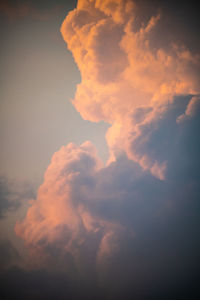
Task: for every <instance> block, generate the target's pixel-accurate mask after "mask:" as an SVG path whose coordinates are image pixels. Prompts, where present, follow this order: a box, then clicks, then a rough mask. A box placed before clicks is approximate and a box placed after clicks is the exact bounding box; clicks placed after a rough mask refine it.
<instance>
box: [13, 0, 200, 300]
mask: <svg viewBox="0 0 200 300" xmlns="http://www.w3.org/2000/svg"><path fill="white" fill-rule="evenodd" d="M141 3H143V2H142V1H141ZM141 10H142V5H141V7H140V1H136V2H133V1H131V0H115V1H114V0H106V1H98V0H94V1H89V0H79V1H78V4H77V8H75V9H74V10H73V11H71V12H70V13H69V14H68V15H67V17H66V19H65V20H64V22H63V24H62V26H61V33H62V35H63V38H64V40H65V41H66V43H67V46H68V48H69V49H70V50H71V52H72V54H73V56H74V59H75V62H76V63H77V65H78V67H79V70H80V73H81V77H82V81H81V83H80V84H79V85H78V86H77V91H76V95H75V98H74V100H73V104H74V106H75V107H76V109H77V110H78V111H79V113H80V114H81V115H82V117H83V118H85V119H87V120H90V121H94V122H97V121H100V120H104V121H106V122H108V123H110V124H111V126H110V128H109V130H108V132H107V134H106V140H107V143H108V146H109V149H110V157H109V160H108V162H107V164H106V166H105V165H103V163H102V162H101V161H100V159H99V158H98V156H97V151H96V149H95V147H94V146H93V145H92V144H91V143H90V142H85V143H83V144H82V145H80V146H77V145H75V144H72V143H70V144H68V145H67V146H63V147H62V148H61V149H60V150H59V151H58V152H56V153H55V154H54V155H53V157H52V161H51V163H50V165H49V167H48V169H47V171H46V173H45V176H44V182H43V184H42V185H41V186H40V188H39V190H38V194H37V197H36V200H35V201H34V203H33V204H32V206H31V207H30V208H29V210H28V212H27V216H26V218H25V219H24V220H23V221H21V222H18V223H17V224H16V227H15V231H16V233H17V235H18V236H20V237H21V238H22V239H24V240H25V242H26V244H27V246H28V247H30V249H31V248H32V249H33V248H34V249H36V252H37V251H41V250H42V251H44V252H45V253H47V255H48V256H49V257H51V258H52V257H54V256H55V253H57V254H58V256H59V259H60V260H61V262H62V263H61V265H63V267H64V269H67V270H69V274H72V273H73V272H74V271H73V270H76V271H75V272H77V273H79V274H81V276H82V278H87V279H88V278H89V282H95V283H96V282H98V285H99V286H101V287H102V288H103V289H104V290H105V291H106V293H108V294H109V293H110V295H111V297H113V298H116V297H118V298H119V299H122V296H123V295H124V292H125V291H126V292H127V293H128V295H129V296H130V299H131V297H132V296H133V295H134V297H135V299H150V298H148V295H151V296H152V298H153V299H155V297H158V298H159V299H164V298H163V297H164V296H165V297H168V296H166V295H170V296H169V297H170V298H171V299H175V298H176V296H177V293H178V294H180V292H181V288H180V287H181V285H185V287H184V291H185V292H187V288H188V290H190V291H191V290H192V289H193V290H194V287H196V280H197V269H198V266H197V265H198V263H197V261H198V253H199V250H200V240H199V194H200V193H199V192H200V190H199V186H200V185H199V179H200V173H199V170H200V160H199V151H200V140H199V132H198V128H199V126H200V118H199V113H200V98H199V92H200V91H199V64H200V62H199V54H198V53H195V51H193V50H191V49H189V48H188V47H187V45H186V46H185V45H182V44H179V43H176V42H175V41H174V40H172V42H171V43H170V44H168V45H166V44H165V43H164V41H163V39H162V38H161V40H160V43H159V41H158V37H159V29H158V28H159V26H161V25H159V24H162V25H163V23H162V19H163V18H165V16H164V13H165V12H164V11H162V10H161V9H160V10H159V9H158V10H155V11H154V14H153V15H151V16H149V15H148V16H147V15H145V16H144V17H143V18H142V19H140V17H139V13H141ZM166 38H167V39H168V38H169V37H166ZM36 256H37V255H36ZM52 259H53V258H52ZM72 266H73V267H72ZM188 270H189V272H188ZM191 278H192V280H191ZM175 282H176V287H174V284H175ZM156 287H157V288H156ZM168 293H169V294H168ZM108 294H107V295H108ZM171 295H173V296H174V298H172V297H171ZM129 296H128V297H129ZM128 297H127V299H129V298H128ZM166 299H169V298H166Z"/></svg>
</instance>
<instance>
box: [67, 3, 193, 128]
mask: <svg viewBox="0 0 200 300" xmlns="http://www.w3.org/2000/svg"><path fill="white" fill-rule="evenodd" d="M137 11H138V9H137V3H136V4H134V2H133V1H131V0H123V1H111V0H110V1H103V2H102V1H79V2H78V5H77V8H76V9H75V10H73V11H72V12H70V13H69V14H68V16H67V17H66V19H65V20H64V22H63V24H62V27H61V33H62V35H63V38H64V40H65V41H66V43H67V45H68V48H69V49H70V50H71V51H72V53H73V56H74V59H75V61H76V63H77V65H78V67H79V70H80V72H81V77H82V81H81V83H80V84H79V85H78V87H77V92H76V95H75V99H74V101H73V104H74V105H75V107H76V109H77V110H78V111H79V112H80V114H81V115H82V116H83V118H85V119H88V120H91V121H99V120H105V121H107V122H110V123H113V122H123V119H124V118H125V116H126V115H127V114H129V112H130V111H132V110H133V109H134V108H135V107H136V106H140V105H146V104H147V105H148V104H150V102H151V101H159V102H160V101H164V100H169V98H170V97H171V96H172V95H174V94H181V93H182V94H183V93H186V94H189V93H193V94H195V93H198V92H199V81H198V79H199V76H198V78H197V73H198V72H197V70H199V55H198V54H194V53H191V51H189V50H188V49H187V48H185V47H183V46H182V45H181V46H179V45H178V44H175V42H173V43H172V42H171V44H170V45H168V48H167V49H166V47H165V46H164V45H163V43H162V42H161V43H160V44H159V43H157V45H155V43H154V45H153V46H152V43H151V41H152V40H153V38H154V39H155V34H154V31H156V28H157V27H159V22H160V20H162V13H159V12H157V14H155V15H154V16H151V17H149V19H148V20H147V21H146V23H141V22H140V24H139V26H138V25H137V26H135V24H137V23H138V22H137ZM157 40H159V36H158V34H157Z"/></svg>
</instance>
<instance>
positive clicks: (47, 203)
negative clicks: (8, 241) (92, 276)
mask: <svg viewBox="0 0 200 300" xmlns="http://www.w3.org/2000/svg"><path fill="white" fill-rule="evenodd" d="M100 166H102V163H101V161H100V160H99V159H98V158H97V157H96V150H95V148H94V146H93V145H92V144H91V143H90V142H85V143H84V144H82V145H81V146H80V147H77V146H75V145H74V144H72V143H71V144H69V145H68V146H66V147H62V148H61V149H60V150H59V151H58V152H57V153H55V154H54V156H53V157H52V161H51V164H50V165H49V167H48V169H47V171H46V173H45V176H44V183H43V184H42V185H41V187H40V188H39V190H38V195H37V199H36V200H35V202H34V203H33V205H32V206H31V208H29V210H28V214H27V217H26V219H25V220H24V221H23V222H22V223H18V224H17V225H16V233H17V235H19V236H21V237H22V238H23V239H25V241H26V243H27V245H29V246H32V247H36V248H38V249H40V248H48V247H50V246H51V245H54V246H55V245H56V244H57V245H59V246H58V247H59V248H62V249H63V252H64V253H69V254H71V255H72V257H73V259H74V261H75V263H76V265H77V266H78V267H80V265H81V263H82V262H83V259H82V258H81V256H82V255H83V257H84V252H86V256H87V257H91V256H89V254H90V255H92V256H94V257H95V254H96V255H98V257H100V256H102V255H103V254H104V251H105V253H108V252H109V251H110V248H112V243H113V242H112V241H113V235H114V234H115V231H116V229H117V230H119V228H120V226H118V225H116V224H114V223H112V222H109V221H108V220H104V219H102V218H101V219H100V218H99V217H98V215H91V213H90V211H89V210H88V208H87V205H86V203H85V202H86V200H87V201H88V199H90V198H89V196H88V194H87V190H88V189H89V188H90V189H92V187H93V185H94V184H95V183H94V176H95V174H96V172H98V170H99V168H100ZM91 200H93V199H91ZM88 243H89V244H88ZM90 243H93V246H92V247H91V245H90ZM84 259H85V260H86V257H85V258H84ZM85 263H86V262H85Z"/></svg>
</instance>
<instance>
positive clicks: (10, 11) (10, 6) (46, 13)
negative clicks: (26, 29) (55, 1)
mask: <svg viewBox="0 0 200 300" xmlns="http://www.w3.org/2000/svg"><path fill="white" fill-rule="evenodd" d="M60 10H61V5H56V6H55V5H54V6H53V7H51V5H50V9H49V7H48V9H42V7H39V5H38V3H34V4H33V3H31V2H30V1H26V0H25V1H14V2H13V1H12V0H2V1H1V3H0V13H1V14H2V15H4V16H6V17H7V19H8V20H9V21H10V22H13V21H16V20H19V19H23V18H26V17H31V18H32V19H35V20H40V21H48V20H50V19H52V18H53V17H54V16H57V15H58V13H59V11H60Z"/></svg>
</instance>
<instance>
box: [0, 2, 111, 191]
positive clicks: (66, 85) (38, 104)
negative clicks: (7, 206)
mask: <svg viewBox="0 0 200 300" xmlns="http://www.w3.org/2000/svg"><path fill="white" fill-rule="evenodd" d="M23 5H28V7H29V6H30V8H29V10H28V9H27V12H26V11H25V12H24V13H23ZM6 7H7V9H6ZM73 7H75V1H66V2H65V1H63V2H62V1H58V2H56V3H55V1H52V2H49V1H48V2H45V1H42V3H41V1H34V2H33V3H32V4H31V3H29V2H26V1H18V2H17V1H14V2H9V1H5V2H3V3H2V4H1V6H0V13H1V29H0V34H1V45H2V46H1V56H0V59H1V83H0V84H1V88H0V93H1V96H0V97H1V110H0V111H1V118H0V120H1V121H0V122H1V125H0V128H1V129H0V134H1V137H0V138H1V174H3V175H6V176H7V177H9V178H12V179H18V180H22V181H24V180H25V181H28V182H29V181H30V182H31V183H35V184H37V185H38V184H39V183H41V181H42V178H43V174H44V171H45V169H46V167H47V166H48V164H49V162H50V159H51V156H52V154H53V153H54V152H55V151H57V150H58V149H59V148H60V147H61V146H62V145H63V144H67V143H68V142H75V143H78V144H80V143H82V142H83V141H85V140H87V139H88V140H91V141H93V142H94V143H95V144H96V145H97V147H98V149H99V152H100V155H101V157H102V158H103V159H104V160H105V159H106V157H107V155H108V153H107V149H106V144H105V141H104V134H105V130H106V128H107V126H106V125H105V124H103V123H102V124H92V125H91V124H90V123H89V122H87V121H85V122H84V121H83V119H82V118H81V117H80V115H79V114H78V113H77V112H76V110H75V109H74V108H73V106H72V104H71V102H70V100H71V99H72V98H73V96H74V93H75V89H76V84H77V83H79V82H80V74H79V71H78V68H77V66H76V64H75V63H74V61H73V58H72V55H71V53H70V52H69V51H68V50H67V47H66V44H65V43H64V41H63V39H62V37H61V34H60V26H61V23H62V21H63V19H64V17H65V16H66V14H67V12H68V11H69V10H70V9H72V8H73ZM20 12H21V13H20ZM9 13H10V14H9Z"/></svg>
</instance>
